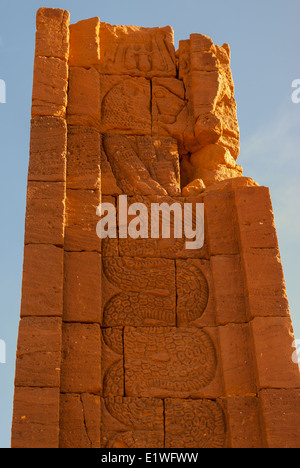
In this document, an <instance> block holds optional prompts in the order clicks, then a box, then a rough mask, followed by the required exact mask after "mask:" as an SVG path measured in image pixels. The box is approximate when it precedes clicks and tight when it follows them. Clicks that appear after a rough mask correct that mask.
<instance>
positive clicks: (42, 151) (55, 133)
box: [28, 117, 67, 182]
mask: <svg viewBox="0 0 300 468" xmlns="http://www.w3.org/2000/svg"><path fill="white" fill-rule="evenodd" d="M66 153H67V126H66V123H65V121H64V119H61V118H56V117H35V118H34V119H32V121H31V133H30V158H29V171H28V180H31V181H36V182H38V181H40V182H64V181H65V180H66Z"/></svg>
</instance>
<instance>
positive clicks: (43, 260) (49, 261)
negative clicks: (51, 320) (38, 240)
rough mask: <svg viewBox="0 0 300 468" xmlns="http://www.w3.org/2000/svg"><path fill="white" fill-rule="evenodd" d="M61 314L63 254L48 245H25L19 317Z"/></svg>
mask: <svg viewBox="0 0 300 468" xmlns="http://www.w3.org/2000/svg"><path fill="white" fill-rule="evenodd" d="M62 313H63V250H62V249H61V248H58V247H55V246H52V245H34V244H30V245H26V246H25V249H24V267H23V283H22V303H21V317H26V316H47V317H48V316H49V317H50V316H57V317H62Z"/></svg>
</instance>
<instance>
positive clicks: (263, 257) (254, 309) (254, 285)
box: [242, 248, 289, 318]
mask: <svg viewBox="0 0 300 468" xmlns="http://www.w3.org/2000/svg"><path fill="white" fill-rule="evenodd" d="M242 259H243V265H244V271H245V278H246V288H247V294H248V305H249V311H248V314H249V316H250V317H251V318H252V317H256V316H264V317H272V316H279V317H283V316H289V304H288V300H287V295H286V288H285V281H284V276H283V269H282V263H281V259H280V254H279V251H278V250H277V249H259V248H258V249H251V251H250V252H242Z"/></svg>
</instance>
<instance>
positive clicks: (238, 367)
mask: <svg viewBox="0 0 300 468" xmlns="http://www.w3.org/2000/svg"><path fill="white" fill-rule="evenodd" d="M219 336H220V348H221V350H222V364H223V378H224V384H225V390H226V394H227V395H229V396H233V395H247V394H251V393H252V394H256V392H257V388H256V385H255V362H254V357H253V351H252V349H251V330H250V327H249V325H248V324H228V325H226V326H223V327H219Z"/></svg>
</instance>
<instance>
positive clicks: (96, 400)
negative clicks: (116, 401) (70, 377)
mask: <svg viewBox="0 0 300 468" xmlns="http://www.w3.org/2000/svg"><path fill="white" fill-rule="evenodd" d="M100 412H101V411H100V397H98V396H97V395H89V394H88V393H83V394H80V395H76V394H68V393H66V394H62V395H61V398H60V437H59V439H60V443H59V447H60V448H78V447H80V448H99V447H100Z"/></svg>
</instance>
